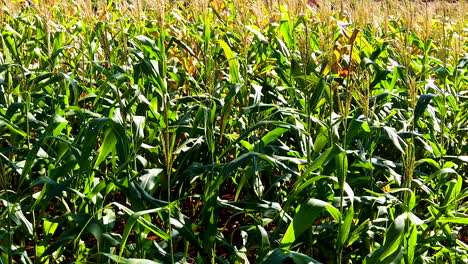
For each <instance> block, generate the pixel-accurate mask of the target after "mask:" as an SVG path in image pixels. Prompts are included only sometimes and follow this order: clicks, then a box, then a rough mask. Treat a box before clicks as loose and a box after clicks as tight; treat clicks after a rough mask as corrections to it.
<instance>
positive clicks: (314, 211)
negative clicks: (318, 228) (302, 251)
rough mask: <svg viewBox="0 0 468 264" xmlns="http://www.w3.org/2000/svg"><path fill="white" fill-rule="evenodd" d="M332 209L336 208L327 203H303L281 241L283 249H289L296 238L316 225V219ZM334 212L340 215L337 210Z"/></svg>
mask: <svg viewBox="0 0 468 264" xmlns="http://www.w3.org/2000/svg"><path fill="white" fill-rule="evenodd" d="M331 208H334V207H333V206H332V205H330V204H329V203H327V202H324V201H322V200H317V199H309V200H308V201H307V202H305V203H303V204H302V205H301V207H300V208H299V210H298V211H297V213H296V215H295V216H294V218H293V220H292V222H291V224H289V226H288V229H287V230H286V233H285V234H284V237H283V239H282V240H281V248H282V249H289V248H290V247H291V245H292V244H293V243H294V241H296V238H298V237H299V236H300V235H301V234H302V233H303V232H304V231H306V230H307V229H308V228H310V227H311V226H312V225H313V224H314V221H315V219H316V218H317V217H319V216H320V214H321V213H322V212H323V210H324V209H326V210H330V209H331ZM335 209H336V208H335ZM332 211H333V212H334V213H333V214H334V215H335V216H337V215H339V212H338V211H337V209H336V210H332Z"/></svg>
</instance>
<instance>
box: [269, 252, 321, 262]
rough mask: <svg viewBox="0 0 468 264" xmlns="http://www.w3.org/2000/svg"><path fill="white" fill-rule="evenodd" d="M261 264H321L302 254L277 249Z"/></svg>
mask: <svg viewBox="0 0 468 264" xmlns="http://www.w3.org/2000/svg"><path fill="white" fill-rule="evenodd" d="M260 263H261V264H285V263H294V264H319V263H320V262H319V261H317V260H315V259H313V258H311V257H309V256H307V255H304V254H301V253H297V252H294V251H290V250H282V249H279V248H275V249H273V250H272V251H270V252H269V253H268V254H267V255H266V256H265V258H264V259H263V260H262V262H260Z"/></svg>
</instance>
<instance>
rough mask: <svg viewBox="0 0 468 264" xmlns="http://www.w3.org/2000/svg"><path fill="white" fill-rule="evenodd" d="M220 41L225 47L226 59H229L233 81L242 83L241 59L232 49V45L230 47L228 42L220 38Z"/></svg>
mask: <svg viewBox="0 0 468 264" xmlns="http://www.w3.org/2000/svg"><path fill="white" fill-rule="evenodd" d="M218 43H219V44H220V45H221V47H222V48H223V51H224V55H225V56H226V59H227V60H228V64H229V75H230V77H231V82H232V83H240V82H241V78H240V74H239V60H238V59H237V57H236V56H235V55H234V52H233V51H232V50H231V47H229V45H228V44H227V43H226V42H224V41H223V40H218Z"/></svg>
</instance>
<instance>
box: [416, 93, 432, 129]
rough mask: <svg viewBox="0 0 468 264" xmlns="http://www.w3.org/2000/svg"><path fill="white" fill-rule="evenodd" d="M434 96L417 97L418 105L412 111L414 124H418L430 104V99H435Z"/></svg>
mask: <svg viewBox="0 0 468 264" xmlns="http://www.w3.org/2000/svg"><path fill="white" fill-rule="evenodd" d="M436 96H437V95H436V94H431V93H430V94H423V95H421V96H419V99H418V103H417V104H416V108H415V109H414V122H415V123H416V122H418V120H419V118H420V117H421V116H422V115H423V114H424V111H426V108H427V106H428V105H429V103H430V102H431V100H432V98H434V97H436Z"/></svg>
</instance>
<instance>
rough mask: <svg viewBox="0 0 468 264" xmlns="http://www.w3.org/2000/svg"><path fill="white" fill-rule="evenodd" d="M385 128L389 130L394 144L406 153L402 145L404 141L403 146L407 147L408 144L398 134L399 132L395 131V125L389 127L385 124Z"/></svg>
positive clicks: (389, 135) (388, 132)
mask: <svg viewBox="0 0 468 264" xmlns="http://www.w3.org/2000/svg"><path fill="white" fill-rule="evenodd" d="M383 129H384V130H385V131H386V132H387V134H388V137H389V138H390V140H391V141H392V142H393V145H395V147H396V148H397V149H398V150H399V151H400V152H401V153H405V151H404V150H403V147H402V146H401V143H403V146H404V147H406V144H405V143H404V141H403V140H402V139H401V138H400V137H399V136H398V134H397V133H396V132H395V129H394V128H393V127H388V126H384V127H383Z"/></svg>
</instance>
